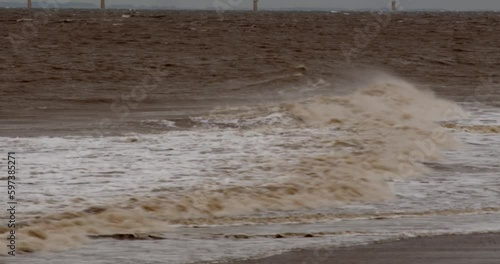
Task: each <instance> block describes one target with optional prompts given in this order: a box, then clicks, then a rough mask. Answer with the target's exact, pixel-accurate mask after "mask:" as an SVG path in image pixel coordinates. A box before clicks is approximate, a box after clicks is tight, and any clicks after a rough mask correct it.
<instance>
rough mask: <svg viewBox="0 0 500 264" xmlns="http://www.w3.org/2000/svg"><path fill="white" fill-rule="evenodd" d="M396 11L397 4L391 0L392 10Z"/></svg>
mask: <svg viewBox="0 0 500 264" xmlns="http://www.w3.org/2000/svg"><path fill="white" fill-rule="evenodd" d="M396 11H398V6H397V2H396V1H394V0H393V1H392V12H396Z"/></svg>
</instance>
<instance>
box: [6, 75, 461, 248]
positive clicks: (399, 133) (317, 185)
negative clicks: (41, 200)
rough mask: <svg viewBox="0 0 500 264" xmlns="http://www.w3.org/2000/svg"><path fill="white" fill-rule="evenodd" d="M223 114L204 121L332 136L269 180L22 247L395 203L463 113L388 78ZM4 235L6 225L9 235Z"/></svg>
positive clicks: (49, 224) (448, 140) (159, 198)
mask: <svg viewBox="0 0 500 264" xmlns="http://www.w3.org/2000/svg"><path fill="white" fill-rule="evenodd" d="M259 115H260V116H259ZM221 116H222V115H218V116H217V115H213V116H207V117H204V118H203V120H205V121H203V122H208V121H206V120H212V121H213V122H225V121H224V120H227V119H226V118H227V117H231V118H229V119H230V120H231V121H230V122H233V123H235V124H240V125H241V126H247V127H248V126H251V125H255V124H259V125H260V126H262V125H265V126H266V129H269V128H271V129H272V128H273V127H282V128H283V127H284V128H289V127H293V128H304V129H305V128H307V129H325V128H328V129H330V130H328V131H331V133H327V134H323V135H321V136H318V135H315V136H314V137H313V136H311V138H310V142H309V143H308V144H311V145H313V146H314V147H315V148H317V149H318V150H320V149H321V151H318V154H310V153H308V154H307V155H306V154H304V155H302V156H300V157H299V158H298V159H297V160H293V161H288V160H287V161H273V167H272V168H270V170H274V171H279V172H280V174H281V175H282V177H276V178H269V180H268V181H267V182H265V183H260V184H255V185H252V186H225V185H220V186H215V187H214V186H212V187H211V188H210V189H208V188H198V189H193V190H190V191H185V190H183V191H171V190H170V191H168V190H165V191H158V192H155V193H154V194H155V196H150V197H142V198H131V199H127V200H126V201H119V202H117V203H116V204H113V205H108V206H98V207H92V208H88V209H87V210H84V211H78V212H66V213H59V214H49V215H43V216H39V217H37V218H34V219H30V220H26V221H24V222H23V223H21V225H20V227H19V229H18V234H19V237H20V238H19V242H18V249H19V250H20V251H23V252H33V251H40V250H61V249H64V248H66V247H68V246H76V245H78V244H81V243H86V242H88V241H89V237H91V236H96V235H110V234H120V233H151V232H162V231H166V230H168V228H169V226H170V225H172V224H189V223H190V221H191V220H199V219H203V220H204V221H205V222H207V223H217V219H218V218H220V217H227V216H245V215H246V216H251V215H255V214H260V213H263V212H268V211H283V210H304V209H309V208H328V207H334V206H335V205H338V204H341V203H350V202H373V201H380V200H384V199H390V198H391V196H392V190H391V181H392V180H394V179H399V178H405V177H414V176H418V175H421V174H423V173H427V172H429V170H430V169H429V168H428V167H426V166H425V165H424V163H425V162H429V161H436V160H438V159H439V158H440V151H441V150H442V149H444V148H451V147H456V146H458V144H457V142H456V141H455V140H454V139H453V138H452V137H451V136H450V134H449V133H448V130H446V128H443V127H442V126H440V125H439V123H438V122H439V121H449V120H454V119H459V118H463V117H464V116H465V113H464V112H463V111H462V109H461V108H460V107H459V106H458V105H456V104H454V103H453V102H450V101H447V100H443V99H440V98H437V97H436V96H435V95H434V94H432V93H431V92H428V91H421V90H419V89H418V88H417V87H415V86H414V85H412V84H410V83H408V82H405V81H402V80H398V79H395V78H392V77H387V76H385V77H379V78H376V79H374V80H372V81H371V82H370V83H368V84H367V85H365V86H363V87H361V88H359V89H356V90H354V91H353V92H352V93H350V94H346V95H341V96H318V97H313V98H308V99H305V100H302V101H298V102H286V103H282V104H279V105H274V106H266V107H259V108H252V107H241V108H233V109H231V110H227V111H226V112H225V113H224V114H223V116H224V118H222V119H221V118H220V117H221ZM200 120H201V119H200ZM235 120H236V121H235ZM200 122H202V121H200ZM256 129H257V128H256ZM241 162H244V161H241ZM5 232H7V229H6V228H5V227H0V233H2V236H4V235H5ZM1 253H2V254H5V253H6V252H5V249H2V251H1Z"/></svg>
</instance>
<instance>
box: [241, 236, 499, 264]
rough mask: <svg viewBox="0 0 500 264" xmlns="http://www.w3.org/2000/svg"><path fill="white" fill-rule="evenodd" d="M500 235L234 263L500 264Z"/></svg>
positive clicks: (424, 240) (326, 250)
mask: <svg viewBox="0 0 500 264" xmlns="http://www.w3.org/2000/svg"><path fill="white" fill-rule="evenodd" d="M499 260H500V234H474V235H446V236H437V237H419V238H412V239H407V240H401V241H396V242H387V243H380V244H373V245H366V246H358V247H349V248H333V249H332V248H324V249H310V250H300V251H295V252H289V253H284V254H280V255H276V256H272V257H267V258H263V259H257V260H248V261H241V262H233V264H257V263H258V264H276V263H287V264H295V263H297V264H313V263H314V264H321V263H325V264H326V263H336V264H337V263H338V264H365V263H366V264H408V263H411V264H420V263H422V264H423V263H425V264H471V263H474V264H497V263H499Z"/></svg>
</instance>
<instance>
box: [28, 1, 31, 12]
mask: <svg viewBox="0 0 500 264" xmlns="http://www.w3.org/2000/svg"><path fill="white" fill-rule="evenodd" d="M28 9H30V10H31V0H28Z"/></svg>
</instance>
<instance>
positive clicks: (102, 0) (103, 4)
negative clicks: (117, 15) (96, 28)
mask: <svg viewBox="0 0 500 264" xmlns="http://www.w3.org/2000/svg"><path fill="white" fill-rule="evenodd" d="M101 9H106V1H105V0H101Z"/></svg>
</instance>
